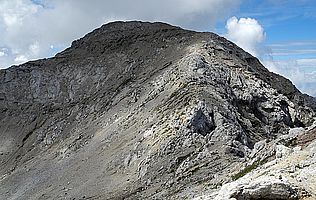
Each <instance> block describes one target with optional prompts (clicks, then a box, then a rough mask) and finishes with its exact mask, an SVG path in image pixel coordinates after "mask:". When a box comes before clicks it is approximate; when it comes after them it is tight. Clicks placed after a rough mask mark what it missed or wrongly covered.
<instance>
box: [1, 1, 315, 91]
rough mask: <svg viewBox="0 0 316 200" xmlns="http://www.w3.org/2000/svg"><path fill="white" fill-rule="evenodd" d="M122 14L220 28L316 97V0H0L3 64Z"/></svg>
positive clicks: (48, 51) (65, 42)
mask: <svg viewBox="0 0 316 200" xmlns="http://www.w3.org/2000/svg"><path fill="white" fill-rule="evenodd" d="M115 20H143V21H164V22H167V23H171V24H174V25H178V26H181V27H184V28H187V29H193V30H198V31H212V32H216V33H218V34H220V35H222V36H224V37H227V38H228V39H230V40H232V41H233V42H235V43H236V44H238V45H239V46H241V47H242V48H244V49H245V50H247V51H248V52H250V53H251V54H253V55H255V56H257V57H259V59H260V60H261V62H262V63H263V64H264V65H265V66H266V67H267V68H268V69H269V70H271V71H273V72H276V73H279V74H281V75H283V76H286V77H287V78H289V79H290V80H292V82H293V83H294V84H295V85H296V86H297V87H298V88H299V89H300V90H302V91H303V92H305V93H308V94H310V95H313V96H316V37H315V36H316V1H315V0H262V1H259V0H106V1H104V0H89V1H88V0H0V34H1V37H0V68H7V67H9V66H11V65H13V64H20V63H23V62H26V61H28V60H34V59H39V58H43V57H51V56H53V55H54V54H55V53H57V52H59V51H61V50H63V49H64V48H66V47H68V46H69V45H70V44H71V42H72V41H73V40H75V39H77V38H80V37H82V36H83V35H85V34H86V33H88V32H90V31H91V30H93V29H95V28H97V27H99V26H101V25H102V24H104V23H107V22H110V21H115Z"/></svg>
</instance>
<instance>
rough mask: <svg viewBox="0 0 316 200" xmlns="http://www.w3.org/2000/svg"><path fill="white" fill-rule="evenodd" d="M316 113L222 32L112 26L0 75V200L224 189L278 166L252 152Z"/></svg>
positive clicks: (182, 194) (187, 194)
mask: <svg viewBox="0 0 316 200" xmlns="http://www.w3.org/2000/svg"><path fill="white" fill-rule="evenodd" d="M315 111H316V107H315V99H314V98H312V97H309V96H307V95H303V94H301V93H300V92H299V91H298V90H297V89H296V88H295V86H294V85H292V83H291V82H290V81H289V80H287V79H285V78H284V77H281V76H279V75H277V74H274V73H271V72H269V71H268V70H267V69H266V68H264V67H263V66H262V65H261V64H260V62H259V61H258V59H256V58H254V57H252V56H251V55H250V54H248V53H246V52H244V51H243V50H242V49H240V48H239V47H237V46H236V45H235V44H233V43H231V42H230V41H228V40H226V39H225V38H222V37H219V36H217V35H216V34H213V33H199V32H193V31H187V30H183V29H181V28H179V27H174V26H170V25H168V24H164V23H143V22H114V23H110V24H106V25H104V26H102V27H100V28H99V29H96V30H95V31H93V32H91V33H89V34H87V35H86V36H85V37H83V38H81V39H79V40H76V41H74V42H73V43H72V45H71V47H69V48H68V49H66V50H65V51H63V52H61V53H59V54H57V55H56V56H55V57H53V58H50V59H43V60H38V61H32V62H28V63H25V64H23V65H20V66H13V67H11V68H9V69H7V70H1V71H0V113H1V115H0V165H1V171H0V175H1V178H0V184H1V187H0V197H1V198H3V199H64V198H69V199H161V198H171V199H177V198H178V199H183V198H194V197H198V196H200V195H202V194H204V193H206V192H207V193H208V194H210V193H212V192H218V191H219V190H220V188H221V185H222V184H224V183H228V182H230V181H232V180H233V179H234V178H236V175H238V173H240V172H241V171H242V169H244V168H245V167H247V166H251V165H253V163H254V162H263V161H265V162H266V161H269V160H273V159H274V157H275V156H276V154H275V152H274V151H260V152H257V153H256V149H257V146H258V144H260V142H261V141H267V142H268V141H272V143H271V144H273V142H277V141H278V142H279V140H278V138H280V137H282V136H284V135H288V131H289V130H290V128H294V127H308V126H310V125H311V124H312V123H313V121H314V117H315ZM308 138H309V137H307V139H306V137H303V138H302V140H301V141H303V143H304V144H305V143H306V140H308V141H309V139H308ZM312 138H313V137H312ZM304 139H305V140H304ZM312 141H313V139H311V141H309V142H312ZM268 143H269V142H268ZM269 144H270V143H269ZM237 199H240V198H237Z"/></svg>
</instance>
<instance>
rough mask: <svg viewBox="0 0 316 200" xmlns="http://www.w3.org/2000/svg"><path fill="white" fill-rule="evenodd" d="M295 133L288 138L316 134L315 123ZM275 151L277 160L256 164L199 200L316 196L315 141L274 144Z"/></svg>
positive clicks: (279, 199) (277, 199)
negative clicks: (251, 168)
mask: <svg viewBox="0 0 316 200" xmlns="http://www.w3.org/2000/svg"><path fill="white" fill-rule="evenodd" d="M292 136H294V137H287V138H286V139H287V140H289V139H290V140H292V141H293V140H296V141H297V140H299V139H300V138H302V137H315V136H316V124H315V125H314V126H312V127H310V128H309V129H308V130H301V131H299V132H296V134H292ZM284 139H285V137H283V138H282V139H281V140H277V141H278V143H280V142H282V141H284ZM271 150H273V149H271ZM274 150H275V152H276V159H274V160H272V161H270V162H267V163H264V164H262V165H259V166H256V168H254V169H253V170H252V171H248V173H247V174H244V176H242V177H239V179H238V180H236V181H233V182H231V183H228V184H225V185H223V186H222V187H221V189H220V190H219V191H218V192H215V193H213V194H210V195H204V196H201V197H199V198H196V199H216V200H234V199H235V200H244V199H271V200H272V199H274V200H281V199H311V200H312V199H316V184H315V183H316V140H313V141H312V142H311V143H309V144H306V143H305V144H304V146H301V144H300V143H295V144H294V145H293V146H290V147H286V146H284V145H281V144H279V145H274Z"/></svg>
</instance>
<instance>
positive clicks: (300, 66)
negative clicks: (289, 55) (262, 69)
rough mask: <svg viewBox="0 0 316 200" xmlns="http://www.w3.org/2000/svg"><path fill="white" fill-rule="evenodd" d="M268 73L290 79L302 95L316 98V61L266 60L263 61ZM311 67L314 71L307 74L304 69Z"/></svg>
mask: <svg viewBox="0 0 316 200" xmlns="http://www.w3.org/2000/svg"><path fill="white" fill-rule="evenodd" d="M263 64H264V66H266V67H267V68H268V69H269V70H270V71H272V72H274V73H277V74H280V75H282V76H285V77H287V78H288V79H290V80H291V81H292V82H293V83H294V85H296V87H297V88H298V89H299V90H300V91H301V92H303V93H307V94H309V95H312V96H315V97H316V60H315V59H298V60H268V61H267V60H266V61H263ZM306 65H308V66H312V67H313V68H314V71H311V72H308V71H307V70H304V67H305V66H306Z"/></svg>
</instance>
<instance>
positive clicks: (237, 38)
mask: <svg viewBox="0 0 316 200" xmlns="http://www.w3.org/2000/svg"><path fill="white" fill-rule="evenodd" d="M226 29H227V34H226V37H227V38H228V39H230V40H232V41H233V42H235V43H236V44H237V45H238V46H240V47H241V48H243V49H244V50H245V51H247V52H249V53H250V54H252V55H253V56H257V57H258V56H259V55H260V54H261V51H262V49H263V48H262V46H260V44H261V43H262V42H263V41H264V39H265V35H266V34H265V32H264V29H263V27H262V26H261V25H260V24H259V22H258V21H257V20H256V19H252V18H240V19H237V17H231V18H230V19H228V20H227V23H226Z"/></svg>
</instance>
